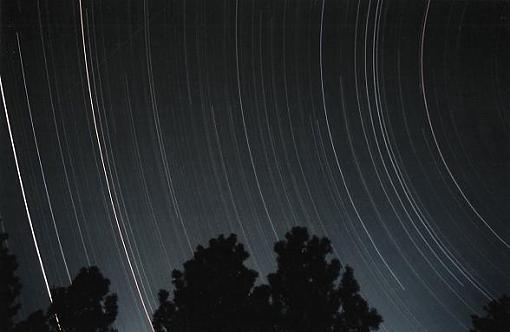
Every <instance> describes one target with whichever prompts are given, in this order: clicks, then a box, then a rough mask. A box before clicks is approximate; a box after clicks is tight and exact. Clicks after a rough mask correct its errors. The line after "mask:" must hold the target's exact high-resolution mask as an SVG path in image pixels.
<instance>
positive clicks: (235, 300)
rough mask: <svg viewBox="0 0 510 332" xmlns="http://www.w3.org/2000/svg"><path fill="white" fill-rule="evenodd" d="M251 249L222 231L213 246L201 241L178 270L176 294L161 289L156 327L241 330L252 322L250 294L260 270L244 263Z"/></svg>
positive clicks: (159, 331) (223, 331)
mask: <svg viewBox="0 0 510 332" xmlns="http://www.w3.org/2000/svg"><path fill="white" fill-rule="evenodd" d="M248 257H249V254H248V253H247V252H246V251H245V250H244V247H243V245H242V244H240V243H238V242H237V237H236V236H235V235H234V234H231V235H230V236H228V237H224V236H223V235H220V236H219V237H218V238H215V239H211V240H210V241H209V246H208V247H207V248H204V247H202V246H198V247H197V249H196V250H195V252H194V255H193V258H192V259H191V260H188V261H187V262H185V263H184V269H183V271H180V270H174V271H173V273H172V283H173V285H174V289H175V290H174V299H173V301H169V300H168V296H169V293H168V292H167V291H164V290H163V291H160V293H159V301H160V306H159V308H158V309H157V311H156V312H155V313H154V318H153V326H154V329H155V330H156V331H157V332H163V331H172V332H174V331H175V332H178V331H181V332H183V331H186V332H199V331H200V332H206V331H208V332H216V331H218V332H219V331H221V332H230V331H232V332H233V331H242V330H244V329H245V328H246V327H247V326H248V325H250V324H251V323H250V322H251V319H250V316H249V306H248V303H249V295H250V291H251V290H252V288H253V285H254V282H255V279H256V278H257V272H255V271H253V270H250V269H248V268H247V267H246V266H245V265H244V262H245V261H246V259H248Z"/></svg>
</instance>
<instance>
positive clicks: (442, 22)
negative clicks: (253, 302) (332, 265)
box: [0, 0, 510, 332]
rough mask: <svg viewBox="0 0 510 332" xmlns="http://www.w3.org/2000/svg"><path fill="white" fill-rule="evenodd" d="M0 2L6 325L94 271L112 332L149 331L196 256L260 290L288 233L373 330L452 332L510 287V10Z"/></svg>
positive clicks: (463, 4)
mask: <svg viewBox="0 0 510 332" xmlns="http://www.w3.org/2000/svg"><path fill="white" fill-rule="evenodd" d="M0 6H1V39H0V51H1V62H0V63H1V66H0V75H1V83H2V84H1V88H2V89H1V94H2V95H1V97H2V107H1V108H2V112H0V149H1V150H0V158H1V159H0V160H1V163H0V213H1V216H2V218H3V221H4V227H5V229H6V231H8V232H9V234H10V242H9V245H10V247H11V249H12V251H13V252H14V253H15V254H16V255H17V257H18V262H19V264H20V268H19V274H20V276H21V278H22V282H23V293H22V297H21V302H22V303H23V307H22V310H21V316H22V317H25V316H26V315H27V314H28V313H29V312H31V311H33V310H35V309H37V308H44V307H46V306H47V305H48V303H49V296H48V291H47V286H48V285H49V286H50V287H52V286H64V285H67V284H69V280H70V278H72V277H73V276H74V275H75V274H76V273H77V271H78V269H79V268H80V267H81V266H85V265H98V266H99V267H100V268H101V270H102V271H103V272H104V274H105V275H106V276H107V277H108V278H109V279H110V280H111V282H112V284H111V285H112V288H113V290H114V291H116V292H118V293H119V297H120V299H119V304H120V313H119V316H118V318H117V327H118V328H119V330H120V331H126V332H138V331H150V325H149V321H148V318H147V317H148V316H149V317H150V316H151V315H152V312H153V311H154V310H155V308H156V306H157V295H156V294H157V291H158V290H159V289H160V288H163V287H165V288H168V287H169V286H170V273H171V270H172V269H174V268H179V267H180V266H181V264H182V262H183V261H184V260H186V259H189V258H190V257H191V255H192V250H193V248H195V247H196V245H198V244H199V243H206V241H207V240H208V239H209V238H211V237H213V236H217V235H218V234H221V233H231V232H233V233H236V234H238V237H239V240H240V241H241V242H242V243H244V244H245V245H246V248H247V250H248V251H249V252H250V253H251V258H250V260H249V264H250V266H251V267H253V268H254V269H256V270H258V271H259V272H261V276H262V277H264V276H266V275H267V274H268V273H269V272H271V271H273V270H274V268H275V262H274V255H273V251H272V249H273V248H272V247H273V244H274V242H275V241H276V240H277V239H279V238H282V236H283V234H284V233H285V232H286V231H288V230H289V229H290V228H291V227H292V226H295V225H303V226H307V227H308V228H309V229H310V231H311V232H313V233H315V234H319V235H325V236H328V237H329V238H330V239H331V240H332V242H333V245H334V251H335V254H336V255H337V256H338V258H340V260H341V261H342V262H343V263H348V264H350V265H352V266H353V267H354V269H355V275H356V277H357V278H358V280H359V281H360V284H361V289H362V292H363V294H364V295H365V296H366V297H367V299H368V301H369V303H370V304H371V305H373V306H374V307H375V308H377V309H378V310H379V312H380V313H381V314H382V316H383V317H384V320H385V323H384V325H383V328H382V330H384V331H397V332H399V331H402V332H404V331H406V332H407V331H448V332H450V331H451V332H455V331H466V330H467V329H468V327H469V325H470V318H469V315H470V314H473V313H477V312H478V313H480V312H481V306H482V305H483V304H485V303H486V302H487V301H488V300H489V299H491V298H493V297H497V296H499V295H500V294H502V293H504V292H506V293H509V292H510V255H509V254H510V220H509V217H510V204H509V203H510V192H509V188H510V112H509V107H510V60H509V59H510V3H505V2H498V1H486V2H483V1H454V2H449V1H432V2H430V1H421V0H420V1H419V0H412V1H410V0H401V1H393V0H392V1H386V0H385V1H383V0H370V1H346V0H342V1H341V0H313V1H308V0H296V1H291V0H275V1H270V0H257V1H256V0H208V1H205V0H204V1H198V0H189V1H166V0H165V1H163V0H145V1H142V0H131V1H121V0H107V1H93V0H73V1H54V0H39V1H33V0H30V1H25V0H18V1H15V0H12V1H2V2H1V5H0ZM15 157H16V158H15ZM20 180H21V181H20ZM20 184H21V185H20ZM24 199H26V200H24ZM25 203H26V204H25ZM42 268H43V269H42ZM259 280H260V281H263V279H261V278H259Z"/></svg>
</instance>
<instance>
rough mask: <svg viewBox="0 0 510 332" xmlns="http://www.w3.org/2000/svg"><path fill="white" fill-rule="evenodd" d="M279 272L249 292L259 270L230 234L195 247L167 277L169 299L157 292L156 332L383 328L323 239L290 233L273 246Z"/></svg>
mask: <svg viewBox="0 0 510 332" xmlns="http://www.w3.org/2000/svg"><path fill="white" fill-rule="evenodd" d="M275 253H276V255H277V265H278V269H277V271H276V272H275V273H272V274H269V276H268V284H267V285H266V284H262V285H259V286H256V287H255V279H256V277H257V272H255V271H253V270H250V269H248V268H247V267H246V266H245V265H244V262H245V260H246V259H247V258H248V257H249V255H248V253H247V252H246V251H245V250H244V248H243V246H242V245H241V244H239V243H237V238H236V237H235V235H230V236H229V237H227V238H225V237H224V236H223V235H221V236H219V237H218V238H215V239H212V240H210V241H209V247H207V248H203V247H202V246H198V247H197V250H196V251H195V253H194V256H193V258H192V259H191V260H189V261H187V262H185V263H184V270H183V271H179V270H175V271H174V272H173V274H172V278H173V279H172V283H173V285H174V288H175V290H174V293H173V294H174V296H173V299H172V300H170V299H169V297H170V293H169V292H168V291H166V290H162V291H160V293H159V303H160V305H159V308H158V309H157V310H156V312H155V313H154V316H153V326H154V329H155V330H156V332H169V331H171V332H206V331H208V332H270V331H274V332H326V331H327V332H368V331H370V330H376V329H377V328H378V327H379V324H380V323H381V322H382V318H381V316H380V315H379V314H378V313H377V311H376V310H375V309H370V308H369V306H368V304H367V302H366V301H365V300H364V299H363V298H362V297H361V295H360V294H359V285H358V283H357V281H356V280H355V279H354V274H353V270H352V268H350V267H346V268H345V269H344V272H343V275H342V278H341V280H338V279H339V277H340V272H341V270H342V268H341V265H340V262H339V261H338V260H336V259H331V260H328V256H329V255H330V254H331V253H332V247H331V244H330V241H329V240H328V239H327V238H321V239H319V238H318V237H316V236H313V237H310V236H309V234H308V231H307V230H306V228H302V227H296V228H293V229H292V230H291V231H290V232H289V233H287V234H286V236H285V240H283V241H279V242H277V243H276V245H275Z"/></svg>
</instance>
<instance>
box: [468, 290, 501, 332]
mask: <svg viewBox="0 0 510 332" xmlns="http://www.w3.org/2000/svg"><path fill="white" fill-rule="evenodd" d="M483 308H484V310H485V312H486V315H485V316H484V317H479V316H477V315H472V316H471V320H472V323H473V328H472V329H471V332H508V331H510V297H508V296H506V295H502V296H501V297H500V298H499V299H495V300H493V301H491V302H489V303H488V304H487V305H485V306H484V307H483Z"/></svg>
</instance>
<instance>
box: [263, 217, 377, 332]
mask: <svg viewBox="0 0 510 332" xmlns="http://www.w3.org/2000/svg"><path fill="white" fill-rule="evenodd" d="M274 249H275V252H276V254H277V264H278V269H277V271H276V273H272V274H270V275H269V276H268V281H269V288H270V293H271V299H270V303H271V305H272V307H273V308H274V310H276V311H277V317H276V321H275V322H274V326H275V329H276V330H277V331H285V332H287V331H289V332H310V331H314V332H326V331H327V332H330V331H331V332H354V331H355V332H365V331H370V330H376V329H378V327H379V324H380V323H381V322H382V318H381V316H379V314H378V313H377V311H376V310H375V309H369V307H368V304H367V302H366V301H365V300H364V299H363V298H362V297H361V295H359V293H358V292H359V286H358V283H357V282H356V280H355V279H354V276H353V270H352V269H351V268H350V267H346V269H345V272H344V273H343V277H342V280H341V282H340V285H337V279H338V277H339V276H340V271H341V265H340V262H339V261H338V260H337V259H331V260H328V255H330V254H331V253H332V247H331V243H330V241H329V240H328V239H327V238H321V239H319V238H318V237H317V236H313V237H310V236H309V234H308V231H307V230H306V228H303V227H295V228H293V229H292V230H291V231H290V232H289V233H287V234H286V235H285V240H283V241H279V242H277V243H276V245H275V248H274Z"/></svg>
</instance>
